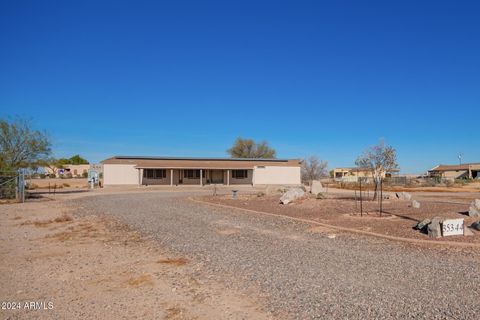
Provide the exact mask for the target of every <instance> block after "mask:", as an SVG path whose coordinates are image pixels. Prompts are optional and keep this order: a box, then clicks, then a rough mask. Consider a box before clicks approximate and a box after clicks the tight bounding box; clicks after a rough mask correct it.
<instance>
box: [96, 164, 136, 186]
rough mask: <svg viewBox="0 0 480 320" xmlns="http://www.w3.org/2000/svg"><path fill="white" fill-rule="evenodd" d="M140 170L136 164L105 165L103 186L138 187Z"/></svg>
mask: <svg viewBox="0 0 480 320" xmlns="http://www.w3.org/2000/svg"><path fill="white" fill-rule="evenodd" d="M138 172H139V170H138V169H135V165H134V164H104V165H103V184H104V185H105V186H108V185H122V184H123V185H128V184H130V185H138V182H139V181H138Z"/></svg>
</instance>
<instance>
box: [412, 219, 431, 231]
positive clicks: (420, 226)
mask: <svg viewBox="0 0 480 320" xmlns="http://www.w3.org/2000/svg"><path fill="white" fill-rule="evenodd" d="M430 222H431V221H430V219H425V220H422V221H420V222H419V223H417V224H415V226H414V227H413V228H414V229H417V230H420V231H422V230H425V228H426V227H427V226H428V224H429V223H430Z"/></svg>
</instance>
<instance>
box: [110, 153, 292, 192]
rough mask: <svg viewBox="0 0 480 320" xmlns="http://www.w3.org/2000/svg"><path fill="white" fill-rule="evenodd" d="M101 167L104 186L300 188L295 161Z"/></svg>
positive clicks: (145, 160)
mask: <svg viewBox="0 0 480 320" xmlns="http://www.w3.org/2000/svg"><path fill="white" fill-rule="evenodd" d="M101 163H102V165H103V184H104V185H105V186H112V185H172V186H173V185H208V184H223V185H242V184H243V185H300V184H301V180H300V167H301V164H300V160H299V159H237V158H181V157H141V156H115V157H112V158H108V159H105V160H103V161H102V162H101Z"/></svg>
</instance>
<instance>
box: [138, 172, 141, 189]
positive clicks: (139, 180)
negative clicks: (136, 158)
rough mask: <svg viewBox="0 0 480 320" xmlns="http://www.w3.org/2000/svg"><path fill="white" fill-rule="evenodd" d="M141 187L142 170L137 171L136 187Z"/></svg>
mask: <svg viewBox="0 0 480 320" xmlns="http://www.w3.org/2000/svg"><path fill="white" fill-rule="evenodd" d="M141 185H142V169H138V186H139V187H140V186H141Z"/></svg>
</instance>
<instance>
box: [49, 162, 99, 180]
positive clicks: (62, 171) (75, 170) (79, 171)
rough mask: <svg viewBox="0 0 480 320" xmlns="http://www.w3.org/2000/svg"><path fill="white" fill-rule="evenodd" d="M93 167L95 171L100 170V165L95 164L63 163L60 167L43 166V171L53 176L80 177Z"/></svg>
mask: <svg viewBox="0 0 480 320" xmlns="http://www.w3.org/2000/svg"><path fill="white" fill-rule="evenodd" d="M90 169H94V170H96V171H97V172H99V173H100V172H101V170H102V166H99V165H95V164H65V165H63V166H62V167H61V168H55V169H54V170H52V168H48V167H45V168H44V170H45V173H46V174H48V175H51V174H54V175H55V177H57V178H58V177H62V176H63V177H74V178H81V177H85V175H86V174H87V173H88V170H90Z"/></svg>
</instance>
